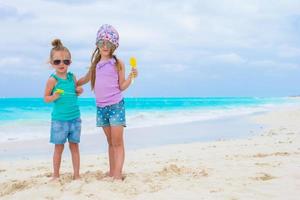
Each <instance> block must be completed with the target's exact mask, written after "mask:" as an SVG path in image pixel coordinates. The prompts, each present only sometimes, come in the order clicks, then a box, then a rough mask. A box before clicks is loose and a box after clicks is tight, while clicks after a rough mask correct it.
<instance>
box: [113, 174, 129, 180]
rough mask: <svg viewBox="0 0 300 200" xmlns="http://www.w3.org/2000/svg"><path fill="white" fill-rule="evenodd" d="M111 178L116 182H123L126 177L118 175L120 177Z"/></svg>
mask: <svg viewBox="0 0 300 200" xmlns="http://www.w3.org/2000/svg"><path fill="white" fill-rule="evenodd" d="M113 178H114V180H116V181H124V180H125V178H126V176H125V175H120V176H114V177H113Z"/></svg>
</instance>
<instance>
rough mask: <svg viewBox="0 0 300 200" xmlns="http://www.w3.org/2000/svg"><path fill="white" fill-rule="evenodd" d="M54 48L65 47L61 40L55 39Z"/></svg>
mask: <svg viewBox="0 0 300 200" xmlns="http://www.w3.org/2000/svg"><path fill="white" fill-rule="evenodd" d="M51 44H52V46H53V47H54V48H55V47H62V46H63V44H62V42H61V41H60V39H54V40H53V41H52V43H51Z"/></svg>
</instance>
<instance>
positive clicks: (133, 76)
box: [130, 67, 138, 78]
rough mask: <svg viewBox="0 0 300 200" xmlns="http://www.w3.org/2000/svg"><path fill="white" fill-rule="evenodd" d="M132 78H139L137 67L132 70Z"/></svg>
mask: <svg viewBox="0 0 300 200" xmlns="http://www.w3.org/2000/svg"><path fill="white" fill-rule="evenodd" d="M130 76H131V78H136V77H137V76H138V71H137V69H136V68H135V67H132V68H131V72H130Z"/></svg>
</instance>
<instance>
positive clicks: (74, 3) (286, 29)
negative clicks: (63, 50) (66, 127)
mask: <svg viewBox="0 0 300 200" xmlns="http://www.w3.org/2000/svg"><path fill="white" fill-rule="evenodd" d="M102 24H111V25H113V26H114V27H115V28H116V29H117V30H118V32H119V35H120V46H119V48H118V49H117V50H116V52H115V53H116V55H117V57H118V58H119V59H121V60H123V62H124V63H125V66H126V71H127V73H128V71H129V70H130V67H129V58H130V57H131V56H135V57H136V58H137V62H138V70H139V76H138V78H137V79H136V80H135V82H134V84H132V85H131V87H130V88H128V89H127V90H126V91H125V92H124V95H125V96H126V97H212V96H213V97H217V96H218V97H219V96H222V97H226V96H255V97H277V96H290V95H299V94H300V37H299V36H300V1H299V0H276V1H272V0H223V1H222V0H186V1H181V0H173V1H166V0H153V1H151V0H150V1H145V0H126V1H122V0H110V1H109V0H86V1H79V0H30V1H22V0H7V1H3V0H1V1H0V26H1V28H0V34H1V38H0V77H1V78H0V97H43V94H44V89H45V84H46V81H47V79H48V77H49V76H50V75H51V73H53V72H54V71H53V69H51V67H50V66H49V64H48V59H49V53H50V49H51V41H52V40H53V39H55V38H59V39H61V40H62V42H63V44H64V45H65V46H66V47H68V48H69V50H70V51H71V54H72V61H73V63H72V65H71V66H70V68H69V70H70V71H72V72H73V73H74V74H75V75H76V77H77V78H80V77H82V76H83V75H84V74H85V73H86V72H87V70H88V67H89V65H90V58H91V55H92V52H93V50H94V48H95V37H96V33H97V30H98V28H99V27H100V26H101V25H102ZM83 97H93V93H92V92H91V91H90V87H89V85H88V84H87V85H85V86H84V94H83Z"/></svg>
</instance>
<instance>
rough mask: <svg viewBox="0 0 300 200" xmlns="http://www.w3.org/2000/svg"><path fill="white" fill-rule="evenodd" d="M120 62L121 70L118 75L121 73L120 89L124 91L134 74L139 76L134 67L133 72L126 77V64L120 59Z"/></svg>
mask: <svg viewBox="0 0 300 200" xmlns="http://www.w3.org/2000/svg"><path fill="white" fill-rule="evenodd" d="M120 63H121V70H120V71H119V73H118V75H119V86H120V90H121V91H124V90H126V89H127V88H128V87H129V85H130V84H131V81H132V78H133V76H134V77H136V76H137V70H136V69H133V70H132V71H131V73H130V74H129V75H128V77H127V79H125V66H124V63H123V62H122V61H120Z"/></svg>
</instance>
